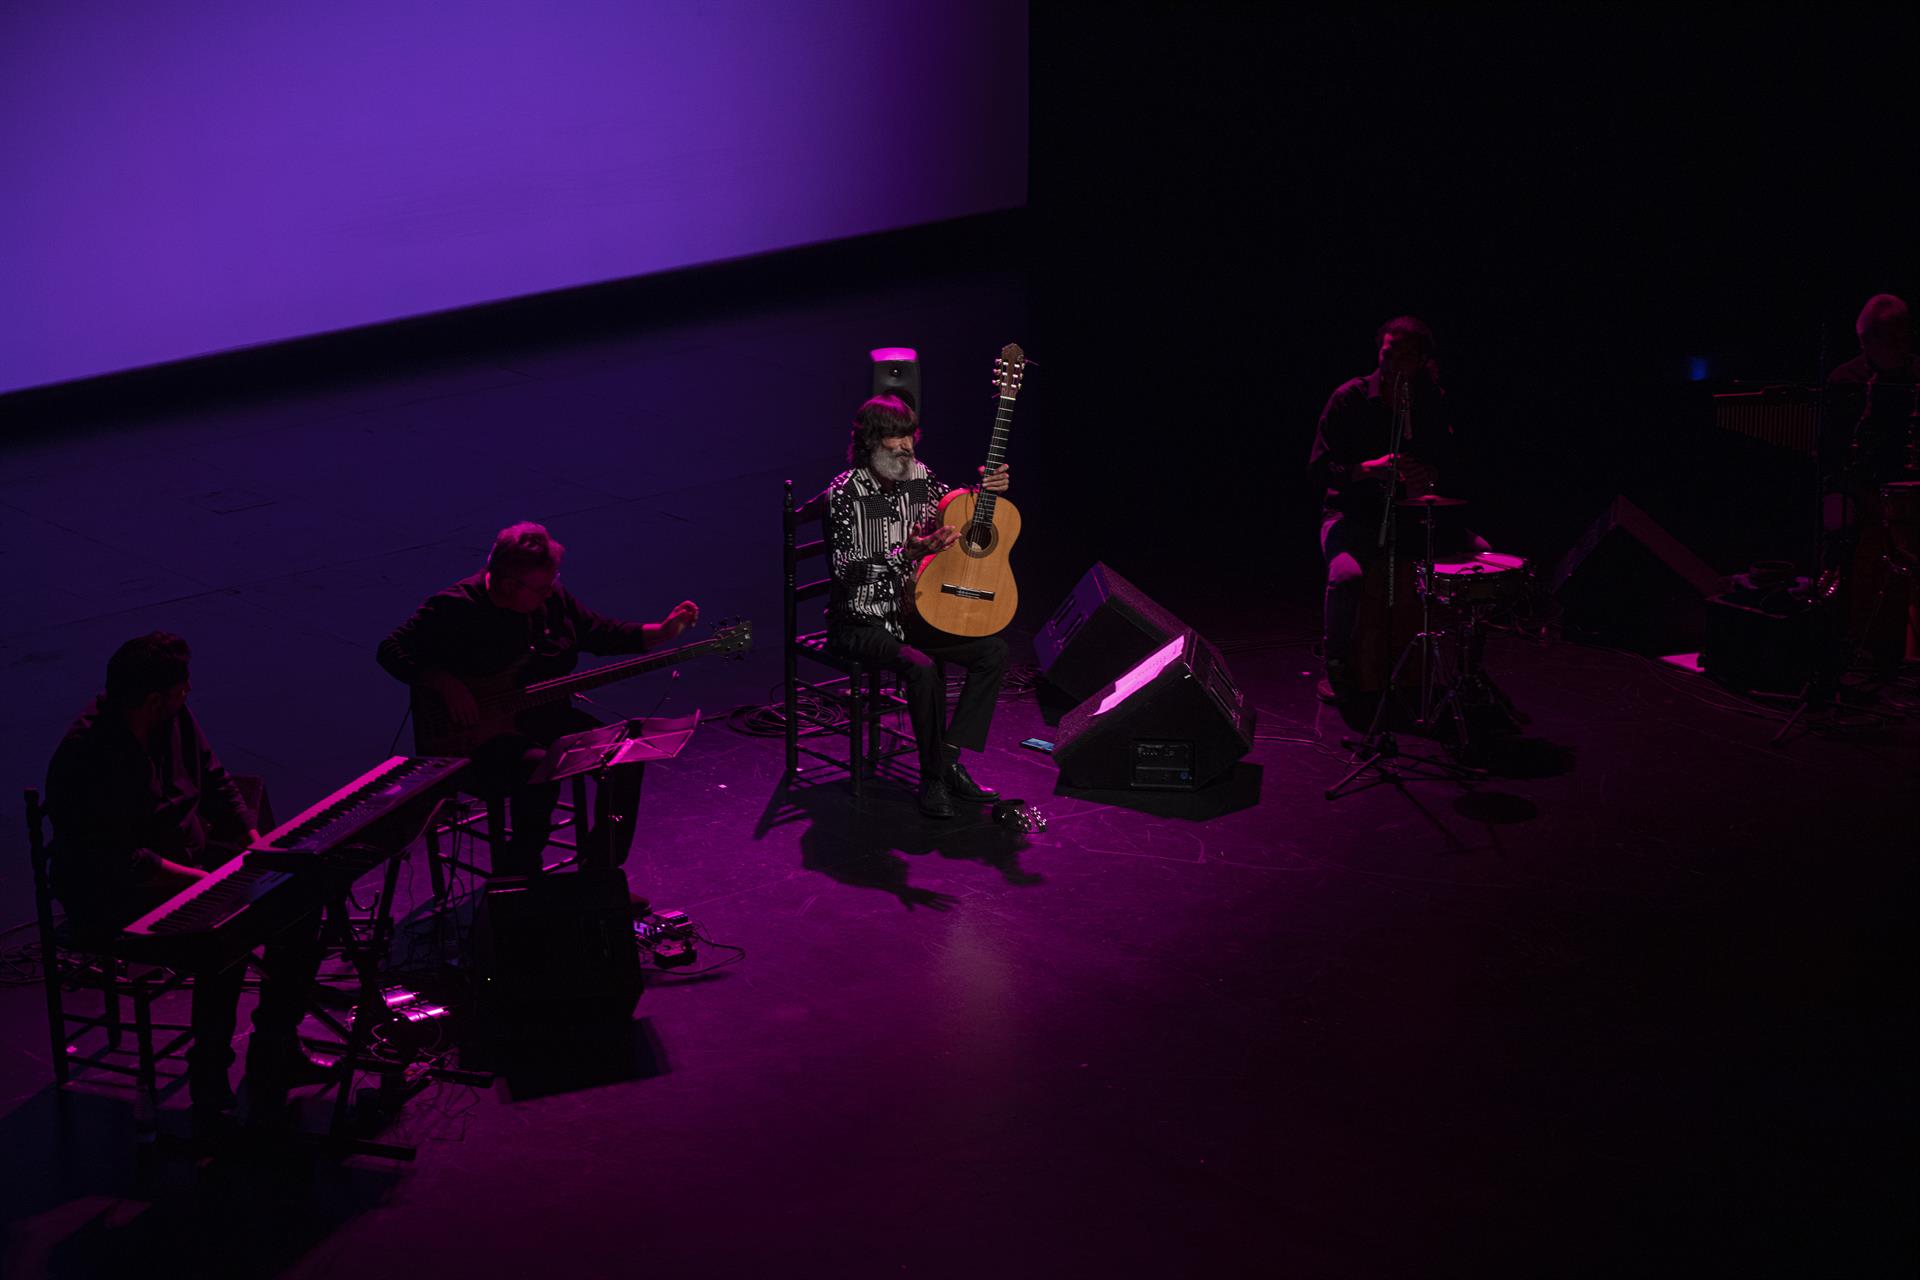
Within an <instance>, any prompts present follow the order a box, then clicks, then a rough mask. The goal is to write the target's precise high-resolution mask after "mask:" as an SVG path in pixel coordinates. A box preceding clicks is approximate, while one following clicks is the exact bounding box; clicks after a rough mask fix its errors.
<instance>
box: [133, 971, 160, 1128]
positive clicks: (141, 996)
mask: <svg viewBox="0 0 1920 1280" xmlns="http://www.w3.org/2000/svg"><path fill="white" fill-rule="evenodd" d="M132 998H133V1025H134V1034H135V1036H136V1037H137V1040H138V1044H139V1048H140V1064H139V1069H140V1074H139V1076H138V1077H137V1078H138V1080H139V1082H140V1084H139V1088H140V1093H139V1097H138V1099H137V1100H136V1101H135V1103H134V1112H133V1114H134V1127H135V1129H136V1130H138V1131H139V1132H142V1133H145V1132H148V1131H150V1130H152V1129H153V1128H154V1127H155V1125H156V1124H157V1123H158V1121H157V1117H158V1115H159V1111H160V1081H159V1078H158V1072H157V1071H156V1070H155V1068H154V1061H153V993H152V992H151V991H149V990H148V989H147V986H146V981H145V979H141V980H139V981H138V982H136V983H135V985H134V990H133V996H132Z"/></svg>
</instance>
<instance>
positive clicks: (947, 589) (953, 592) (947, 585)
mask: <svg viewBox="0 0 1920 1280" xmlns="http://www.w3.org/2000/svg"><path fill="white" fill-rule="evenodd" d="M940 594H941V595H943V596H959V597H960V598H961V599H962V600H991V599H993V592H991V591H982V590H981V589H980V588H978V587H963V586H960V585H959V584H958V583H953V582H943V583H941V584H940Z"/></svg>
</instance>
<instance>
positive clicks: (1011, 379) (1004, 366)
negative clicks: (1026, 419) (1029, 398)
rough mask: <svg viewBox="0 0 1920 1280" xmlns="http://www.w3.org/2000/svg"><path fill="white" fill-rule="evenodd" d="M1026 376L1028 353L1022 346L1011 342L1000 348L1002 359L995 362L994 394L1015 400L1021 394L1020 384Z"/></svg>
mask: <svg viewBox="0 0 1920 1280" xmlns="http://www.w3.org/2000/svg"><path fill="white" fill-rule="evenodd" d="M1026 376H1027V353H1026V352H1024V351H1022V350H1021V349H1020V344H1019V343H1017V342H1009V343H1008V344H1007V345H1006V346H1004V347H1002V348H1000V357H999V359H997V360H995V361H994V362H993V390H994V394H995V395H998V396H1002V397H1004V398H1006V399H1008V400H1011V399H1013V398H1014V397H1015V396H1017V395H1019V394H1020V383H1021V381H1022V380H1024V379H1025V378H1026Z"/></svg>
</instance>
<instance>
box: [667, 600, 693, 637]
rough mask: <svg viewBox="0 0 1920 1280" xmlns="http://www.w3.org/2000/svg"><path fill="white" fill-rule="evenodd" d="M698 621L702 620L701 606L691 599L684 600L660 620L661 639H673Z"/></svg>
mask: <svg viewBox="0 0 1920 1280" xmlns="http://www.w3.org/2000/svg"><path fill="white" fill-rule="evenodd" d="M698 621H700V606H699V605H697V604H695V603H694V602H693V601H691V600H682V601H681V602H680V603H679V604H677V605H675V606H673V608H672V609H670V610H669V611H668V612H667V616H666V617H664V618H662V619H661V620H660V639H661V640H662V641H666V640H671V639H673V638H674V637H675V636H677V635H679V634H680V633H681V632H682V631H685V630H686V629H687V628H688V627H690V626H692V625H693V624H694V623H696V622H698Z"/></svg>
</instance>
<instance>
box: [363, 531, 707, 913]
mask: <svg viewBox="0 0 1920 1280" xmlns="http://www.w3.org/2000/svg"><path fill="white" fill-rule="evenodd" d="M565 554H566V548H565V547H564V546H562V545H561V544H560V543H559V542H557V541H556V540H555V539H554V538H553V536H552V535H551V534H549V533H548V532H547V530H546V528H545V526H543V525H538V524H534V523H533V522H532V521H522V522H521V523H519V524H513V525H508V526H507V527H506V528H504V529H502V530H500V532H499V533H498V534H497V535H496V536H495V537H494V540H493V549H492V550H491V551H490V552H488V554H487V563H486V567H485V568H484V569H483V570H481V571H480V572H479V573H476V574H473V575H472V576H470V577H466V578H462V579H461V580H460V581H458V582H456V583H454V584H453V585H452V586H450V587H448V588H447V589H446V590H444V591H440V592H436V593H435V594H433V595H431V596H428V597H427V598H426V599H425V600H424V601H422V602H421V604H420V607H419V608H418V609H416V610H414V613H413V616H412V617H410V618H408V619H407V620H406V621H405V622H403V623H401V624H400V625H399V626H398V627H396V628H395V629H394V631H393V633H392V634H391V635H389V636H388V637H387V638H386V639H385V640H382V641H381V642H380V648H379V652H378V655H377V656H378V660H379V663H380V665H381V666H382V667H383V668H385V670H386V671H387V673H388V674H389V675H391V676H392V677H393V678H394V679H396V680H398V681H400V682H401V683H403V684H406V685H409V686H412V687H413V689H414V690H415V691H416V693H421V692H424V693H426V694H428V695H430V697H432V698H434V699H437V700H438V702H439V704H440V705H442V706H444V708H445V710H446V712H447V715H448V718H449V719H450V720H451V721H452V722H453V724H454V725H455V726H458V727H460V728H463V729H471V728H473V727H474V726H476V725H479V724H480V723H481V720H482V716H481V709H480V707H479V705H478V703H477V702H476V701H475V699H474V696H473V692H472V689H471V688H470V687H469V686H470V685H472V684H473V683H475V682H476V681H481V680H484V679H486V678H488V677H492V676H497V675H499V674H501V673H503V672H506V671H508V670H510V669H515V668H517V674H516V677H515V678H516V680H517V681H518V683H520V684H521V685H528V684H534V683H537V682H538V681H541V680H550V679H553V678H554V677H556V676H563V675H566V674H568V673H569V672H571V671H572V670H573V669H574V668H575V666H577V665H578V664H579V661H580V655H581V654H582V653H597V654H623V653H640V652H642V651H644V650H648V649H652V648H656V647H657V646H659V645H662V644H665V643H667V642H669V641H671V640H672V639H673V638H674V637H675V636H678V635H679V634H680V633H681V632H682V631H685V630H686V629H687V628H688V627H690V626H692V625H693V624H694V623H696V622H698V621H699V620H700V606H699V605H697V604H695V603H694V602H693V601H691V600H682V601H681V602H680V603H679V604H677V605H675V606H674V607H673V608H672V610H671V611H669V612H668V614H667V616H666V617H664V618H662V619H661V620H660V621H658V622H625V621H621V620H619V619H616V618H608V617H604V616H602V615H600V614H597V613H595V612H593V611H592V610H591V609H588V608H587V607H586V606H585V605H583V604H581V603H580V601H579V600H578V599H576V598H575V597H574V595H573V594H572V593H571V592H569V591H568V590H567V589H566V588H565V587H564V586H562V585H560V561H561V558H562V557H563V556H564V555H565ZM598 723H600V722H599V721H597V720H595V719H594V718H593V717H592V716H589V715H587V714H586V713H585V712H583V711H580V710H578V709H576V708H574V707H572V706H570V705H568V704H566V703H560V704H557V705H555V706H551V707H545V708H535V709H534V710H532V711H528V712H526V713H524V714H522V715H520V716H519V717H518V718H517V719H516V721H515V722H514V724H513V725H512V726H511V728H510V729H508V730H507V731H505V732H501V733H499V734H497V735H495V736H493V737H491V738H489V739H488V740H486V741H484V742H482V743H481V744H480V746H479V747H478V748H477V749H476V750H475V751H474V752H473V755H472V764H471V766H470V772H469V777H470V779H471V781H472V784H473V785H474V786H475V787H476V788H477V789H478V793H479V794H482V795H496V794H497V795H502V796H505V797H506V800H507V809H508V821H509V826H510V829H511V836H510V837H509V839H508V841H507V843H506V847H505V848H503V849H496V850H494V851H493V869H494V871H495V872H496V873H497V874H500V875H532V874H534V873H536V872H538V871H539V869H540V855H541V853H542V851H543V850H545V849H546V847H547V837H548V836H549V835H550V834H551V832H552V828H553V808H554V805H555V804H556V803H557V802H558V801H559V798H560V788H559V785H558V784H557V783H548V784H545V785H543V786H528V785H527V779H528V778H529V777H531V776H532V774H533V772H534V770H535V769H537V768H539V766H540V764H541V763H542V762H543V761H544V760H545V759H546V752H547V747H548V746H550V745H551V744H552V743H553V741H554V739H556V738H558V737H560V736H562V735H563V734H568V733H575V732H578V731H580V730H582V729H589V728H592V727H594V726H595V725H597V724H598Z"/></svg>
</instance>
